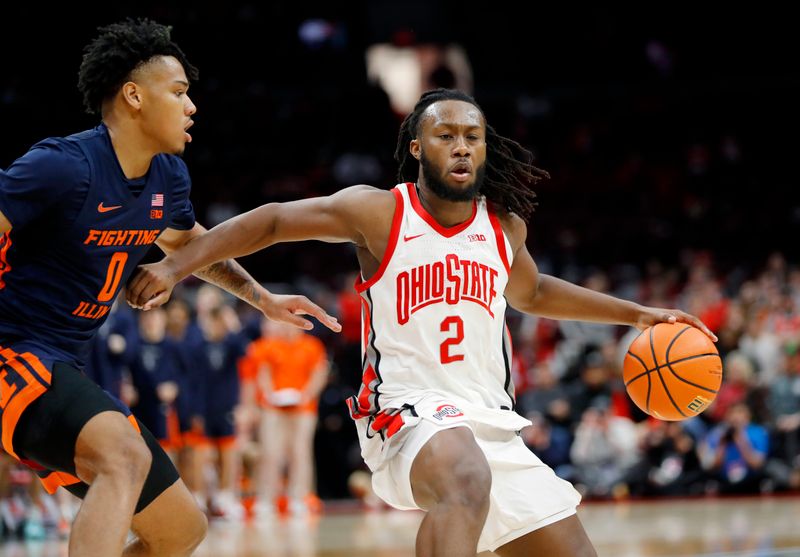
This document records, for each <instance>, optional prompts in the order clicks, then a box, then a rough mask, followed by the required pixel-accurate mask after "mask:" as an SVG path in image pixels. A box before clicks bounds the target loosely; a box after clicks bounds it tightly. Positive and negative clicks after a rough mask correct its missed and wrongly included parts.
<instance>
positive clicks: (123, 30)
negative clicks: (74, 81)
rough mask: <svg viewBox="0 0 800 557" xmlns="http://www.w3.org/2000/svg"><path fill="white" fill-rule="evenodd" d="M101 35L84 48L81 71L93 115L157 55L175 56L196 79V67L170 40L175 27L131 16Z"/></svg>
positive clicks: (82, 89) (80, 81)
mask: <svg viewBox="0 0 800 557" xmlns="http://www.w3.org/2000/svg"><path fill="white" fill-rule="evenodd" d="M98 31H99V32H100V34H99V35H98V36H97V38H95V39H94V40H93V41H92V42H91V43H89V44H88V45H87V46H86V47H85V48H84V54H83V62H82V63H81V68H80V70H79V71H78V89H79V90H80V92H81V93H83V104H84V106H85V107H86V111H87V112H89V113H90V114H97V113H99V112H100V108H101V106H102V104H103V101H105V100H106V99H108V98H111V97H113V96H114V95H115V94H116V93H117V91H119V90H120V88H121V87H122V85H123V84H124V83H125V82H126V81H128V80H129V79H130V75H131V72H133V70H135V69H136V68H137V67H139V66H140V65H142V64H145V63H147V62H148V61H149V60H150V59H151V58H153V57H154V56H174V57H175V58H177V60H178V62H180V63H181V65H182V66H183V69H184V71H185V72H186V75H187V77H188V78H189V79H190V80H191V81H194V80H196V79H197V77H198V72H197V68H195V67H194V66H192V65H191V64H190V63H189V61H188V60H187V59H186V55H185V54H184V53H183V51H181V49H180V47H178V45H177V44H175V43H174V42H172V40H171V39H170V32H171V31H172V27H169V26H166V25H160V24H158V23H156V22H154V21H151V20H149V19H135V20H134V19H131V18H128V19H126V20H125V21H122V22H119V23H113V24H111V25H108V26H106V27H101V28H99V29H98Z"/></svg>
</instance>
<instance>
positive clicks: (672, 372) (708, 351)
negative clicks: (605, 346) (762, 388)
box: [622, 323, 722, 421]
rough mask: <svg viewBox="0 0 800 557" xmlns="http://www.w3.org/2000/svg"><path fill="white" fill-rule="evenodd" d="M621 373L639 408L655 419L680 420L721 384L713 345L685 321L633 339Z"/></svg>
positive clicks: (695, 410) (713, 394)
mask: <svg viewBox="0 0 800 557" xmlns="http://www.w3.org/2000/svg"><path fill="white" fill-rule="evenodd" d="M622 376H623V378H624V380H625V388H626V389H627V390H628V395H630V397H631V398H632V399H633V402H635V403H636V406H638V407H639V408H641V409H642V411H644V412H646V413H647V414H650V415H651V416H654V417H656V418H659V419H661V420H672V421H674V420H685V419H686V418H691V417H692V416H696V415H697V414H699V413H700V412H702V411H703V410H705V409H706V408H707V407H708V405H709V404H711V402H712V401H713V400H714V399H715V398H716V396H717V391H719V386H720V384H721V383H722V360H721V359H720V357H719V352H717V347H716V346H714V343H713V342H712V341H711V339H710V338H708V337H707V336H706V335H705V334H704V333H703V332H702V331H701V330H700V329H697V328H695V327H692V326H691V325H687V324H686V323H675V324H670V323H659V324H657V325H654V326H652V327H648V328H647V329H645V330H644V331H642V333H641V334H640V335H639V336H638V337H636V338H635V339H634V341H633V342H632V343H631V347H630V348H629V349H628V353H627V354H626V355H625V362H624V363H623V366H622Z"/></svg>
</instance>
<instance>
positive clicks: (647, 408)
mask: <svg viewBox="0 0 800 557" xmlns="http://www.w3.org/2000/svg"><path fill="white" fill-rule="evenodd" d="M654 330H655V327H652V328H651V329H650V353H651V354H652V356H653V363H654V364H656V366H658V360H657V359H656V348H655V346H653V331H654ZM652 388H653V380H652V379H650V374H649V373H648V374H647V398H646V399H645V403H644V405H645V412H647V413H648V414H649V413H650V391H651V390H652Z"/></svg>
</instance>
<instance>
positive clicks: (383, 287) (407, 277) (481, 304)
mask: <svg viewBox="0 0 800 557" xmlns="http://www.w3.org/2000/svg"><path fill="white" fill-rule="evenodd" d="M392 193H393V194H394V196H395V199H396V208H395V213H394V218H393V221H392V229H391V234H390V237H389V242H388V245H387V247H386V253H385V254H384V256H383V260H382V261H381V263H380V267H379V269H378V271H377V272H376V273H375V275H374V276H372V277H371V278H370V279H369V280H367V281H366V282H363V281H359V283H358V284H357V285H356V289H357V290H358V291H359V293H360V294H361V298H362V323H363V336H362V353H363V383H362V385H361V389H360V391H359V393H358V395H357V396H354V397H352V398H351V399H350V400H349V401H348V404H349V406H350V409H351V413H352V415H353V418H355V419H357V420H358V419H360V418H368V417H371V418H373V419H375V417H376V416H378V414H380V413H382V412H383V411H384V410H386V409H397V408H408V407H409V406H413V405H414V404H415V403H416V402H418V401H420V400H422V399H423V398H425V397H429V396H431V395H441V396H442V397H443V398H447V399H448V400H449V399H453V400H456V401H458V402H459V403H467V404H468V405H469V406H470V407H474V408H475V409H477V410H478V411H480V410H482V409H486V410H487V411H488V413H490V414H495V413H497V414H498V415H512V416H514V419H513V420H512V422H513V423H514V424H518V423H519V420H520V419H521V418H520V417H519V416H518V415H516V414H515V413H514V412H511V410H512V409H513V407H514V387H513V384H512V382H511V372H510V362H511V342H510V338H509V335H508V329H507V328H506V325H505V310H506V300H505V298H504V296H503V293H504V292H505V288H506V284H507V283H508V273H509V268H510V265H511V257H512V252H511V246H510V244H509V242H508V239H507V238H506V236H505V234H504V232H503V230H502V228H501V226H500V222H499V220H498V218H497V216H496V215H494V213H493V212H492V210H491V208H490V207H489V206H487V203H486V200H485V199H484V198H483V197H481V198H480V199H478V200H476V201H475V202H474V205H473V213H472V217H471V218H469V219H468V220H467V221H466V222H464V223H462V224H460V225H457V226H454V227H451V228H445V227H443V226H441V225H440V224H438V223H437V222H436V221H435V220H434V218H433V217H432V216H431V215H430V214H429V213H428V212H427V211H426V210H425V209H424V208H423V206H422V204H421V203H420V201H419V198H418V196H417V192H416V188H415V186H414V184H410V183H407V184H399V185H398V186H397V187H395V188H394V189H393V190H392ZM445 410H446V409H444V410H443V411H445ZM509 417H511V416H509ZM498 419H499V420H501V418H498ZM489 421H494V420H489Z"/></svg>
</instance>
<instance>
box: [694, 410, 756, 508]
mask: <svg viewBox="0 0 800 557" xmlns="http://www.w3.org/2000/svg"><path fill="white" fill-rule="evenodd" d="M768 451H769V436H768V433H767V430H766V428H764V427H762V426H760V425H757V424H754V423H752V422H751V414H750V408H749V407H748V406H747V404H746V403H744V402H736V403H734V404H732V405H731V406H730V407H729V408H728V410H727V413H726V414H725V419H724V420H723V421H722V423H720V424H719V425H718V426H717V427H715V428H714V429H712V430H711V431H710V432H709V434H708V435H707V436H706V438H705V440H704V441H703V443H702V448H701V457H702V462H703V467H704V468H705V469H706V470H708V471H709V472H710V473H711V474H712V475H713V477H714V479H715V480H716V481H717V482H718V489H719V491H720V492H721V493H758V492H759V490H760V484H761V480H762V479H763V478H764V464H765V462H766V459H767V453H768ZM714 489H717V488H712V490H714Z"/></svg>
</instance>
